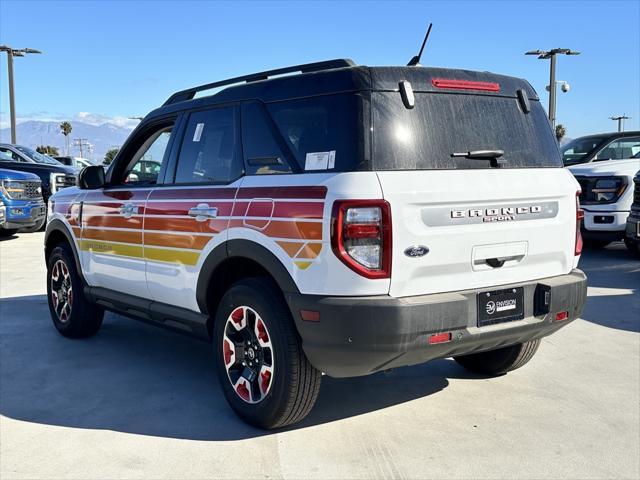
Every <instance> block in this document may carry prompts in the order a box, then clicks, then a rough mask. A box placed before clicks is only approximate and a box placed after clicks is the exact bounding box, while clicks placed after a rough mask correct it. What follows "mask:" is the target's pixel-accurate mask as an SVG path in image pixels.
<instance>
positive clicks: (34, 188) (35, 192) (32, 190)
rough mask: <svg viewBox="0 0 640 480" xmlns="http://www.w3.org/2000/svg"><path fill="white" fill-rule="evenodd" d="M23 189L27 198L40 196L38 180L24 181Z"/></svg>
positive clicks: (40, 190)
mask: <svg viewBox="0 0 640 480" xmlns="http://www.w3.org/2000/svg"><path fill="white" fill-rule="evenodd" d="M24 190H25V196H26V197H27V198H42V189H41V188H40V182H24Z"/></svg>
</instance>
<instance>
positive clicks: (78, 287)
mask: <svg viewBox="0 0 640 480" xmlns="http://www.w3.org/2000/svg"><path fill="white" fill-rule="evenodd" d="M82 289H83V284H82V279H81V278H80V275H79V274H78V271H77V270H76V263H75V261H74V258H73V254H72V253H71V250H70V248H69V247H68V246H67V245H65V244H60V245H58V246H57V247H56V248H54V249H53V251H52V252H51V255H50V256H49V261H48V263H47V299H48V301H49V312H50V313H51V319H52V320H53V324H54V326H55V327H56V329H57V330H58V332H60V333H61V334H62V335H64V336H65V337H69V338H84V337H90V336H91V335H94V334H95V333H96V332H97V331H98V330H99V329H100V326H101V325H102V318H103V316H104V310H103V309H102V308H100V307H98V306H97V305H95V304H93V303H91V302H89V301H88V300H87V299H86V298H85V296H84V292H83V291H82Z"/></svg>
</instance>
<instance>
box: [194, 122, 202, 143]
mask: <svg viewBox="0 0 640 480" xmlns="http://www.w3.org/2000/svg"><path fill="white" fill-rule="evenodd" d="M202 130H204V123H199V124H197V125H196V131H195V132H193V141H194V142H199V141H200V137H201V136H202Z"/></svg>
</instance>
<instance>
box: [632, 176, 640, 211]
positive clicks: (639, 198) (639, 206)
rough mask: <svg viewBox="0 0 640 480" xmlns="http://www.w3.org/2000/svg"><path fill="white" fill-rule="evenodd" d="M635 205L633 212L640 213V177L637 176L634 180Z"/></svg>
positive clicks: (633, 205)
mask: <svg viewBox="0 0 640 480" xmlns="http://www.w3.org/2000/svg"><path fill="white" fill-rule="evenodd" d="M633 183H634V187H633V204H632V205H631V210H633V211H634V212H640V175H636V176H635V177H634V178H633Z"/></svg>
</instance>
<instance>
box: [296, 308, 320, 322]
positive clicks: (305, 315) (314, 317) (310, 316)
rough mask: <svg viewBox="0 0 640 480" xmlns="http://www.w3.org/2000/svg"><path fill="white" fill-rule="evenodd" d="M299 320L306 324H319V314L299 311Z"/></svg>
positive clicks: (313, 311)
mask: <svg viewBox="0 0 640 480" xmlns="http://www.w3.org/2000/svg"><path fill="white" fill-rule="evenodd" d="M300 318H302V320H304V321H306V322H319V321H320V312H316V311H315V310H300Z"/></svg>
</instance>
